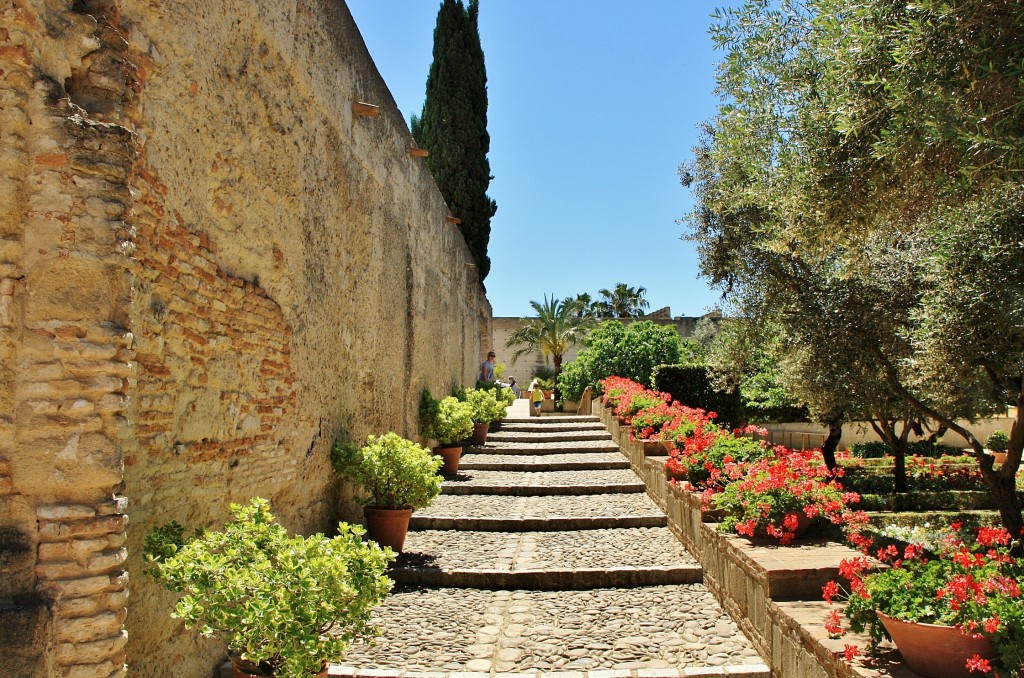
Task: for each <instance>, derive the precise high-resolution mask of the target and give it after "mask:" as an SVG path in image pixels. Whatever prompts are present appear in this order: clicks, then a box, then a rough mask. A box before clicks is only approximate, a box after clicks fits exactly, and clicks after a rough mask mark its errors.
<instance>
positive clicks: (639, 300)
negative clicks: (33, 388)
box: [597, 283, 651, 318]
mask: <svg viewBox="0 0 1024 678" xmlns="http://www.w3.org/2000/svg"><path fill="white" fill-rule="evenodd" d="M597 293H598V294H600V295H601V296H602V297H604V299H602V300H601V301H599V302H597V304H599V305H601V307H602V308H603V309H604V310H606V312H607V317H612V318H640V317H642V316H643V315H644V310H646V309H647V307H649V306H650V305H651V302H649V301H647V300H646V299H644V295H645V294H647V288H646V287H630V286H628V285H627V284H626V283H616V284H615V289H613V290H598V291H597Z"/></svg>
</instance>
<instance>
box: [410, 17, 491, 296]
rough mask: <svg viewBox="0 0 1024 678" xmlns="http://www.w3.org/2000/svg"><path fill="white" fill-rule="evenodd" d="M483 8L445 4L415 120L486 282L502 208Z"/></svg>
mask: <svg viewBox="0 0 1024 678" xmlns="http://www.w3.org/2000/svg"><path fill="white" fill-rule="evenodd" d="M478 14H479V5H478V3H477V0H469V6H468V7H466V6H464V5H463V4H462V0H443V1H442V3H441V8H440V9H439V10H438V12H437V26H436V27H435V28H434V60H433V63H431V64H430V72H429V74H428V75H427V97H426V100H425V101H424V103H423V112H422V114H421V115H420V116H419V117H416V116H415V115H414V116H413V118H412V123H411V125H410V126H411V128H412V135H413V138H414V139H416V143H417V144H418V145H419V146H421V147H422V148H426V149H428V150H429V151H430V155H429V156H428V157H427V166H428V167H429V168H430V171H431V173H432V174H433V175H434V180H435V181H436V182H437V186H438V188H439V189H440V190H441V195H443V196H444V199H445V202H447V203H448V208H449V209H450V210H451V212H452V216H455V217H457V218H459V219H461V220H462V223H460V224H459V229H460V230H461V231H462V236H463V238H465V240H466V244H467V245H468V246H469V251H470V252H471V253H472V255H473V260H474V262H475V263H476V266H477V269H478V270H479V272H480V280H483V279H484V278H485V277H486V276H487V273H488V272H489V271H490V268H491V259H490V257H488V256H487V243H488V241H489V240H490V239H491V217H492V216H494V213H495V211H497V209H498V207H497V205H496V204H495V202H494V201H493V200H491V198H490V197H489V196H488V195H487V187H488V185H489V184H490V183H491V164H490V162H489V161H488V160H487V152H488V151H489V150H490V146H491V137H490V135H489V134H488V133H487V72H486V69H485V68H484V51H483V47H482V46H481V45H480V31H479V27H478V24H477V16H478Z"/></svg>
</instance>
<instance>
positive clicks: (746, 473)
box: [706, 437, 867, 546]
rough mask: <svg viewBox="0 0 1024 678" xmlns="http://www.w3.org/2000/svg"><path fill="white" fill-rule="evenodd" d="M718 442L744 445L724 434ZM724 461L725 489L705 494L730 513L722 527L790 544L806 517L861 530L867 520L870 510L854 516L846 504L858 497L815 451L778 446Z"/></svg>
mask: <svg viewBox="0 0 1024 678" xmlns="http://www.w3.org/2000/svg"><path fill="white" fill-rule="evenodd" d="M716 443H719V444H723V443H730V444H733V443H739V444H740V445H742V444H743V441H742V440H741V439H740V438H735V439H734V440H733V441H731V442H730V441H729V440H728V438H725V437H720V438H718V439H717V440H716ZM735 451H736V452H737V453H738V452H739V451H740V450H739V449H736V450H735ZM725 466H726V470H725V475H726V476H727V478H728V484H726V486H725V489H723V490H722V492H721V493H719V494H715V495H706V496H708V498H709V499H710V501H711V503H712V504H713V505H714V507H715V508H717V509H720V510H723V511H726V512H727V513H728V514H729V515H728V516H727V517H726V518H725V519H724V520H723V521H722V522H721V523H720V524H719V529H721V530H735V531H736V533H737V534H741V535H744V536H747V537H756V536H769V537H772V538H774V539H778V541H779V543H780V544H782V545H783V546H786V545H788V544H789V543H790V542H792V541H793V539H794V537H795V536H796V532H798V531H799V528H800V526H801V523H803V522H804V521H805V520H815V519H817V518H819V517H820V518H825V519H827V520H828V521H829V522H831V523H833V524H835V525H843V524H846V525H847V528H848V529H858V530H859V529H860V528H861V527H862V526H863V523H864V522H866V521H867V516H866V514H863V513H860V514H856V515H855V514H854V513H853V512H852V511H850V510H849V509H848V506H849V505H850V504H854V503H857V502H859V501H860V497H859V496H858V495H857V494H856V493H853V492H844V491H843V487H842V486H841V485H840V484H839V482H838V481H836V480H835V479H834V478H833V477H832V475H831V473H830V472H829V470H828V469H827V468H826V467H825V466H824V465H823V464H821V463H820V462H819V461H818V459H817V453H816V452H815V451H813V450H808V451H795V450H788V449H785V448H776V450H775V455H774V456H771V457H764V458H761V459H758V460H757V461H754V462H751V463H728V462H727V463H726V465H725Z"/></svg>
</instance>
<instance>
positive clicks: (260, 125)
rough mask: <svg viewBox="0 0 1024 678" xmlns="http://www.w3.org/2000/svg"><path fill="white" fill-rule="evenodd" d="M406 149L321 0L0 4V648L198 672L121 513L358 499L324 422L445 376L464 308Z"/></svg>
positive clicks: (47, 658) (395, 413) (347, 23)
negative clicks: (257, 500)
mask: <svg viewBox="0 0 1024 678" xmlns="http://www.w3.org/2000/svg"><path fill="white" fill-rule="evenodd" d="M357 100H360V101H366V102H370V103H373V104H377V105H379V106H380V110H381V115H380V116H379V117H371V118H366V117H358V116H356V115H354V114H353V110H352V103H353V102H354V101H357ZM409 145H410V136H409V132H408V129H407V127H406V124H405V122H404V120H403V118H402V116H401V114H400V113H399V112H398V110H397V108H396V106H395V104H394V101H393V99H392V97H391V95H390V93H389V92H388V91H387V89H386V87H385V85H384V83H383V82H382V80H381V78H380V76H379V74H378V73H377V71H376V68H375V67H374V65H373V63H372V61H371V59H370V57H369V55H368V53H367V52H366V48H365V46H364V45H363V42H362V39H361V37H360V36H359V33H358V30H357V29H356V27H355V25H354V23H353V22H352V19H351V16H350V15H349V13H348V10H347V9H346V8H345V7H344V5H343V4H341V3H339V2H336V1H335V0H323V1H321V2H317V1H315V0H308V1H304V2H286V1H284V0H280V1H278V0H271V1H269V2H261V3H252V2H242V1H240V0H239V1H235V0H225V1H223V2H216V3H205V2H199V1H198V0H187V1H184V2H179V3H150V2H142V1H141V0H124V1H117V0H85V1H84V2H73V1H72V0H15V2H14V3H13V4H10V3H8V4H6V5H4V6H3V7H2V8H0V165H2V167H3V171H2V172H0V537H2V538H0V544H2V546H0V575H2V576H0V645H2V646H3V647H4V648H5V654H3V655H2V658H0V669H3V671H0V672H2V673H4V675H17V676H32V677H35V676H39V677H49V676H75V677H76V678H87V677H92V676H97V677H102V678H106V677H108V676H114V675H120V673H121V671H122V666H123V665H124V664H125V662H126V661H127V663H128V664H129V666H130V668H131V670H132V672H133V673H134V674H135V675H140V676H147V677H149V676H153V677H159V676H171V675H173V676H177V677H189V676H208V675H209V674H210V668H211V667H212V666H213V664H214V663H215V662H216V660H217V658H218V657H219V656H220V654H221V652H222V648H221V647H219V646H218V645H217V644H216V643H213V642H206V641H202V642H201V641H199V640H197V639H196V637H195V635H194V634H192V633H185V632H182V630H181V625H180V623H178V622H175V621H174V620H172V619H170V617H169V615H168V613H169V611H170V606H171V602H172V600H173V597H172V596H171V595H170V594H167V593H166V592H163V591H162V590H160V589H159V588H158V587H156V586H155V585H153V584H152V582H150V581H148V580H146V579H145V578H143V577H141V576H140V570H141V567H142V563H141V556H140V550H141V545H142V542H143V539H144V537H145V535H146V533H148V532H149V530H150V529H151V528H152V527H154V526H156V525H159V524H163V523H164V522H167V521H169V520H171V519H177V520H179V521H181V522H183V523H185V524H187V525H190V526H199V525H208V526H209V525H212V526H215V525H218V524H220V523H222V522H223V521H224V520H225V518H226V516H227V510H228V503H229V502H232V501H235V502H238V501H245V500H247V499H248V498H250V497H252V496H257V495H258V496H265V497H268V498H270V499H271V500H272V502H273V504H274V508H275V513H276V514H277V515H278V517H279V519H280V520H281V521H282V522H283V523H284V524H285V525H287V526H288V527H289V528H291V529H294V530H297V531H303V532H309V531H313V530H324V529H330V527H331V525H332V523H333V522H334V521H336V520H337V519H339V518H346V519H354V518H357V517H358V515H359V513H358V511H357V510H355V509H354V507H353V505H352V502H351V491H350V489H349V488H347V487H342V486H339V483H337V481H336V480H335V479H334V476H333V473H332V471H331V470H330V467H329V463H328V452H329V449H330V446H331V444H332V442H333V441H334V440H335V439H336V437H337V436H338V435H340V434H342V433H343V432H346V433H347V434H349V435H351V436H352V437H353V438H354V439H359V438H361V437H363V436H365V435H366V434H367V433H371V432H382V431H386V430H396V431H398V432H400V433H403V434H406V435H410V436H412V435H414V434H415V432H416V426H417V421H416V412H417V404H418V401H419V395H420V392H421V390H422V389H423V388H424V387H428V388H431V389H432V390H434V391H435V392H440V391H443V390H446V389H447V388H448V387H449V386H450V385H451V384H452V383H453V382H460V383H469V382H471V381H472V379H473V378H474V374H475V371H476V369H477V366H478V364H479V362H480V360H481V359H482V358H481V350H482V347H483V345H484V344H486V343H488V342H489V341H490V339H489V337H490V335H491V324H490V323H491V319H490V315H491V314H490V306H489V304H488V302H487V300H486V298H485V296H484V294H483V290H482V287H481V286H480V284H479V281H478V278H477V273H476V270H475V269H474V268H473V267H472V264H471V261H472V260H471V258H470V256H469V253H468V251H467V249H466V246H465V243H464V242H463V240H462V237H461V235H460V234H459V232H458V230H457V228H456V227H455V226H453V225H451V224H447V223H446V221H445V217H446V216H447V214H448V212H447V208H446V206H445V204H444V201H443V199H442V198H441V196H440V194H439V192H438V191H437V188H436V186H435V184H434V182H433V179H432V178H431V176H430V174H429V172H428V171H427V169H426V167H425V166H424V164H423V161H422V159H417V158H413V157H410V155H409V153H408V148H409ZM125 498H126V499H127V501H126V499H125ZM129 518H130V523H129V522H128V519H129ZM129 578H130V582H131V585H130V588H131V597H130V598H128V597H127V592H128V588H129V584H128V582H129ZM125 629H127V633H126V632H125Z"/></svg>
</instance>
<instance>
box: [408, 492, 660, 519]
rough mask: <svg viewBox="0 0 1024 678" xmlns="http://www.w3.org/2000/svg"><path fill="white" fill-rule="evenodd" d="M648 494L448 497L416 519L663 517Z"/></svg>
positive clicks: (419, 514)
mask: <svg viewBox="0 0 1024 678" xmlns="http://www.w3.org/2000/svg"><path fill="white" fill-rule="evenodd" d="M661 513H662V511H661V509H659V508H658V507H657V505H656V504H655V503H654V502H653V501H651V499H650V497H648V496H647V495H646V494H603V495H584V496H581V497H572V496H559V495H555V496H550V497H502V496H496V495H479V494H478V495H445V494H442V495H441V496H440V497H438V498H437V501H435V502H434V503H433V504H432V505H431V506H429V507H428V508H425V509H420V510H418V511H416V515H417V516H421V517H427V516H452V517H462V516H467V517H472V518H495V519H505V520H515V519H517V518H520V517H522V518H551V517H554V516H564V517H569V518H579V517H585V518H592V517H603V516H636V515H650V514H661Z"/></svg>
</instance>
